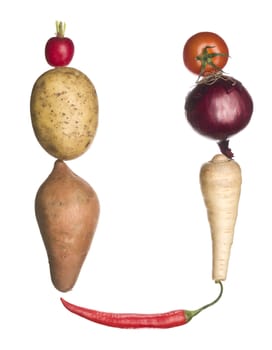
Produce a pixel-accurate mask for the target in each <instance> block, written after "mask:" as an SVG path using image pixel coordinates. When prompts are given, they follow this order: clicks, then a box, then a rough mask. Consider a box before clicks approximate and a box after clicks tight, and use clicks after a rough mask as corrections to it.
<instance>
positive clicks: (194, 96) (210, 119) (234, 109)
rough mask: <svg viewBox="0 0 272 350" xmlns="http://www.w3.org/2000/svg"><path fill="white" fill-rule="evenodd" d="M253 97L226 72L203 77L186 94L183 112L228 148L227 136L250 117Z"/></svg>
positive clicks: (196, 125) (196, 127) (223, 148)
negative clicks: (226, 74)
mask: <svg viewBox="0 0 272 350" xmlns="http://www.w3.org/2000/svg"><path fill="white" fill-rule="evenodd" d="M252 112H253V101H252V98H251V96H250V95H249V93H248V91H247V90H246V89H245V88H244V86H243V85H242V83H241V82H240V81H238V80H236V79H234V78H232V77H228V76H225V75H222V74H221V75H219V76H214V77H213V78H211V79H205V78H204V79H203V80H202V81H200V82H198V84H197V85H196V86H195V87H194V88H193V90H192V91H191V92H190V93H189V94H188V96H187V97H186V101H185V113H186V117H187V120H188V122H189V123H190V124H191V126H192V127H193V129H195V130H196V131H197V132H198V133H199V134H201V135H204V136H207V137H210V138H212V139H215V140H218V141H219V146H220V149H221V151H222V153H224V152H225V153H227V152H228V151H230V150H228V140H227V139H228V138H229V137H230V136H231V135H234V134H237V133H238V132H239V131H241V130H242V129H244V128H245V127H246V126H247V124H248V123H249V121H250V119H251V115H252Z"/></svg>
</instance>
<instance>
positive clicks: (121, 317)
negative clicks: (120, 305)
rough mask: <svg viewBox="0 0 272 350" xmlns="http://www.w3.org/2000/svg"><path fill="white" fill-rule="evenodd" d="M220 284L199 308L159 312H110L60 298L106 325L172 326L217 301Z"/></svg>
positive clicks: (79, 314)
mask: <svg viewBox="0 0 272 350" xmlns="http://www.w3.org/2000/svg"><path fill="white" fill-rule="evenodd" d="M216 283H219V285H220V293H219V295H218V297H217V298H216V299H215V300H214V301H213V302H211V303H209V304H206V305H204V306H202V307H201V308H199V309H197V310H194V311H191V310H182V309H181V310H174V311H169V312H165V313H159V314H137V313H111V312H102V311H97V310H92V309H87V308H84V307H81V306H77V305H74V304H71V303H69V302H68V301H66V300H64V299H63V298H60V300H61V302H62V304H63V306H64V307H65V308H66V309H67V310H69V311H70V312H72V313H74V314H76V315H78V316H80V317H83V318H85V319H87V320H89V321H92V322H95V323H98V324H102V325H104V326H108V327H115V328H125V329H129V328H130V329H132V328H133V329H135V328H173V327H178V326H182V325H185V324H186V323H188V322H189V321H191V319H192V318H193V317H195V316H196V315H198V314H199V313H200V312H201V311H203V310H204V309H207V308H208V307H210V306H212V305H214V304H215V303H217V302H218V300H219V299H220V298H221V296H222V294H223V284H222V282H221V281H216Z"/></svg>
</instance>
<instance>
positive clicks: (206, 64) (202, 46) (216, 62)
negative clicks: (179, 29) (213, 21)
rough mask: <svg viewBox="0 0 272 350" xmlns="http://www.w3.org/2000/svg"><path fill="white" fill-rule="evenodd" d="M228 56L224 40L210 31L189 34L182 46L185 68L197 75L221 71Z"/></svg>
mask: <svg viewBox="0 0 272 350" xmlns="http://www.w3.org/2000/svg"><path fill="white" fill-rule="evenodd" d="M228 58H229V50H228V47H227V44H226V43H225V41H224V40H223V39H222V38H221V37H220V36H219V35H217V34H215V33H212V32H199V33H196V34H195V35H193V36H191V37H190V38H189V39H188V40H187V42H186V43H185V45H184V48H183V62H184V64H185V66H186V68H187V69H188V70H189V71H191V72H192V73H194V74H197V75H199V76H206V75H209V74H212V73H216V72H219V71H222V69H223V68H224V67H225V65H226V63H227V61H228Z"/></svg>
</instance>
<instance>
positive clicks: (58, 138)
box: [30, 67, 98, 160]
mask: <svg viewBox="0 0 272 350" xmlns="http://www.w3.org/2000/svg"><path fill="white" fill-rule="evenodd" d="M30 114H31V122H32V126H33V130H34V133H35V136H36V138H37V140H38V142H39V143H40V145H41V146H42V147H43V148H44V149H45V150H46V151H47V152H48V153H49V154H50V155H51V156H53V157H55V158H57V159H61V160H70V159H75V158H78V157H79V156H81V155H82V154H83V153H85V152H86V151H87V149H88V148H89V146H90V145H91V143H92V141H93V139H94V137H95V134H96V130H97V126H98V98H97V94H96V90H95V87H94V85H93V84H92V82H91V81H90V79H89V78H88V77H87V76H86V75H85V74H83V73H82V72H81V71H79V70H78V69H75V68H72V67H58V68H54V69H50V70H48V71H46V72H45V73H43V74H42V75H41V76H40V77H39V78H38V79H37V80H36V82H35V84H34V86H33V88H32V92H31V98H30Z"/></svg>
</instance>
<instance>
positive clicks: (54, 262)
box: [35, 160, 100, 292]
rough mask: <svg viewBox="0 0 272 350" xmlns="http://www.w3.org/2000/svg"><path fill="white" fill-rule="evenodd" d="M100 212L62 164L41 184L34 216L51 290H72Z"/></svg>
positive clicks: (93, 197) (92, 194)
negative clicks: (44, 249) (45, 258)
mask: <svg viewBox="0 0 272 350" xmlns="http://www.w3.org/2000/svg"><path fill="white" fill-rule="evenodd" d="M99 212H100V206H99V200H98V197H97V195H96V193H95V191H94V190H93V188H92V187H91V186H90V185H89V184H88V183H87V182H86V181H85V180H83V179H82V178H80V177H79V176H77V175H76V174H74V173H73V172H72V171H71V170H70V168H69V167H68V166H67V165H66V163H65V162H64V161H61V160H57V161H55V164H54V168H53V170H52V172H51V174H50V175H49V176H48V178H47V179H46V180H45V181H44V182H43V183H42V185H41V186H40V188H39V189H38V191H37V194H36V198H35V214H36V219H37V222H38V226H39V229H40V232H41V235H42V238H43V242H44V245H45V248H46V252H47V255H48V261H49V266H50V274H51V280H52V282H53V285H54V286H55V288H56V289H57V290H59V291H61V292H67V291H69V290H71V289H72V288H73V286H74V285H75V283H76V281H77V278H78V276H79V273H80V270H81V267H82V265H83V262H84V260H85V258H86V255H87V253H88V251H89V248H90V245H91V242H92V239H93V236H94V233H95V230H96V226H97V222H98V217H99Z"/></svg>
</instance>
